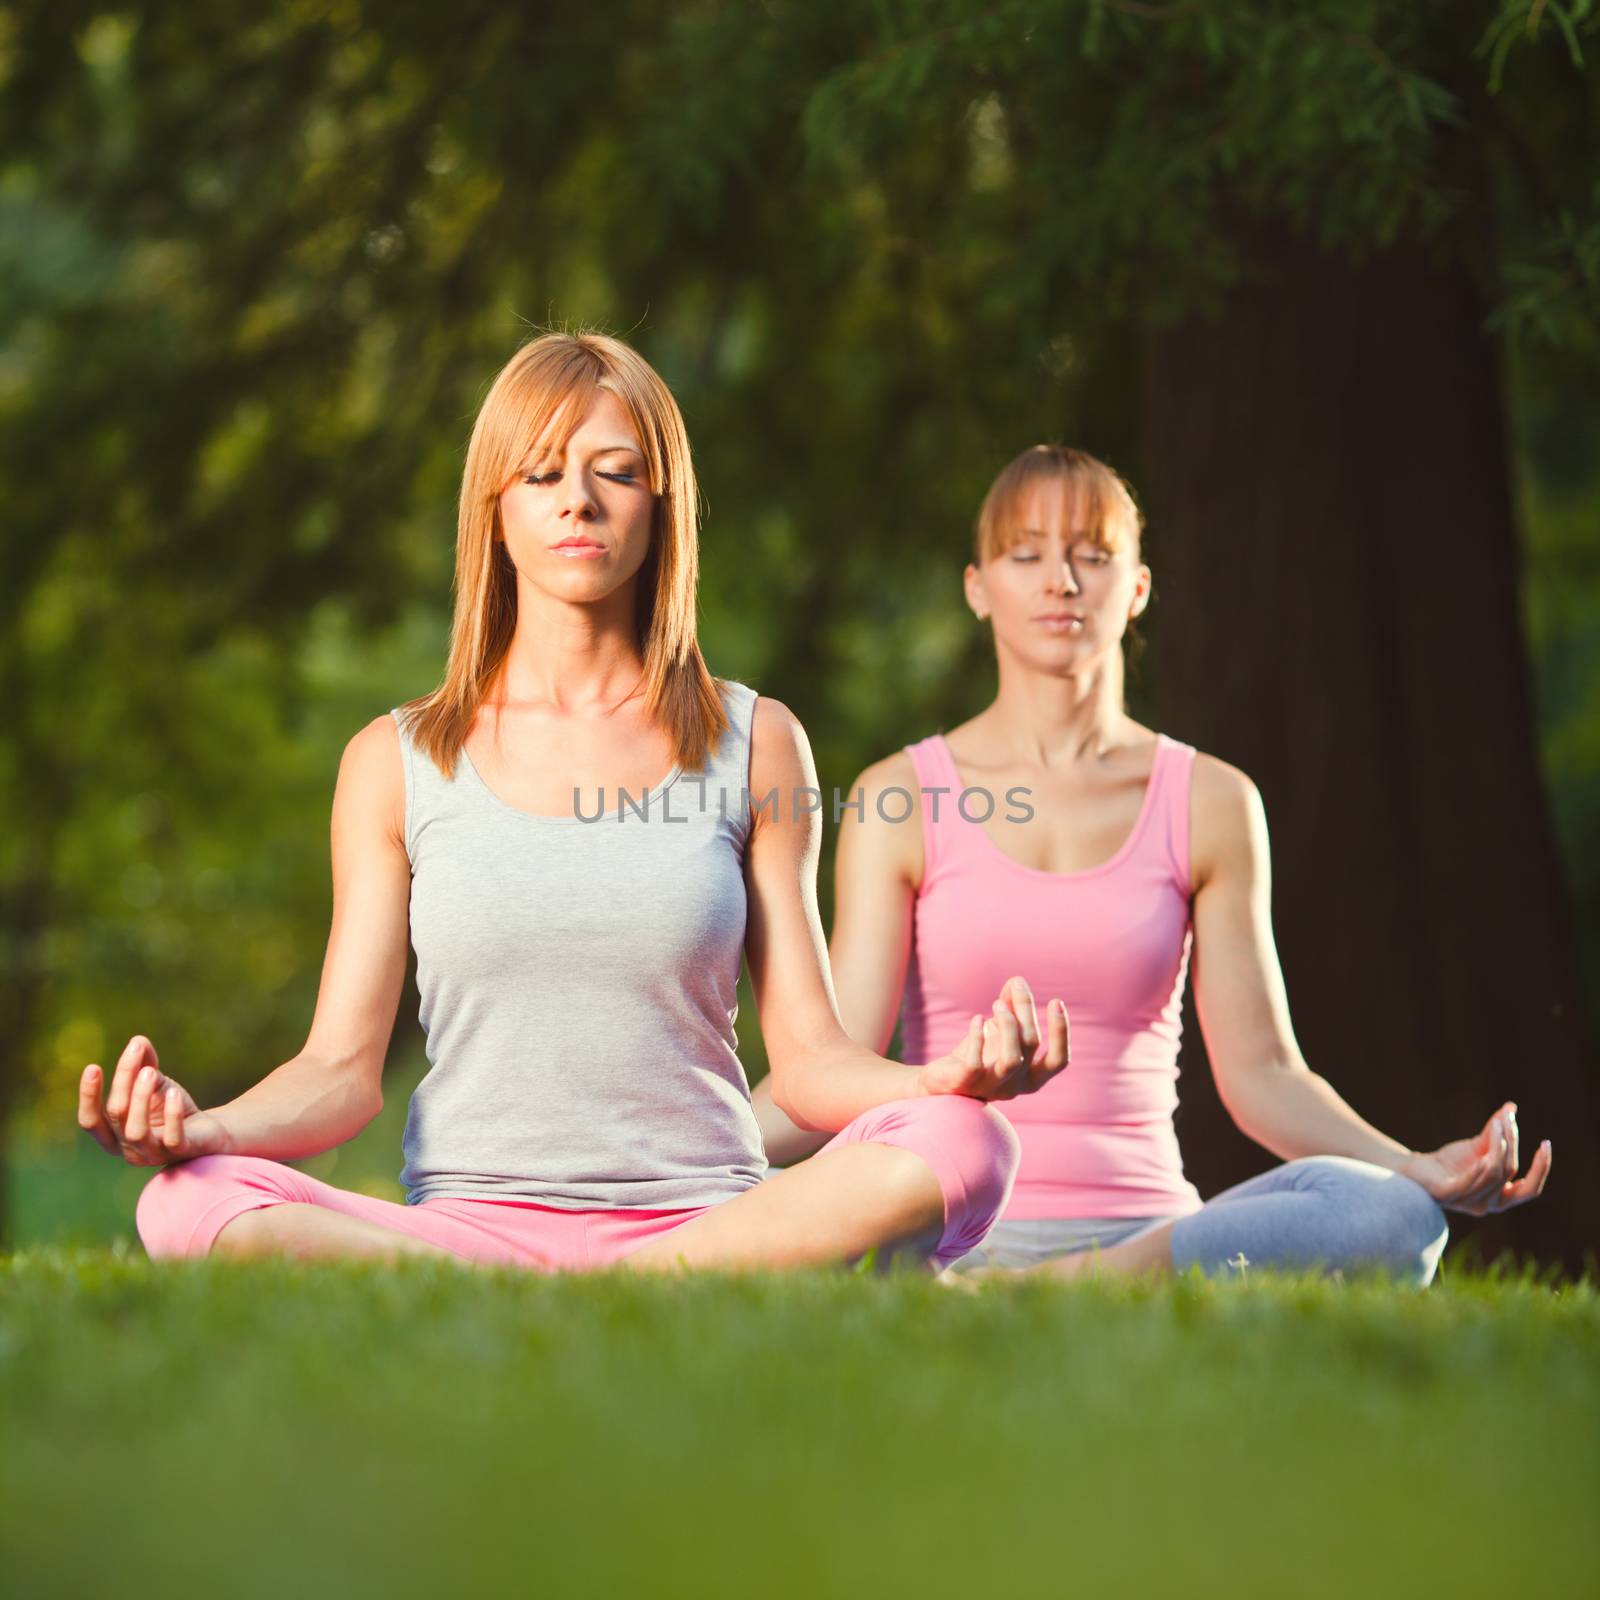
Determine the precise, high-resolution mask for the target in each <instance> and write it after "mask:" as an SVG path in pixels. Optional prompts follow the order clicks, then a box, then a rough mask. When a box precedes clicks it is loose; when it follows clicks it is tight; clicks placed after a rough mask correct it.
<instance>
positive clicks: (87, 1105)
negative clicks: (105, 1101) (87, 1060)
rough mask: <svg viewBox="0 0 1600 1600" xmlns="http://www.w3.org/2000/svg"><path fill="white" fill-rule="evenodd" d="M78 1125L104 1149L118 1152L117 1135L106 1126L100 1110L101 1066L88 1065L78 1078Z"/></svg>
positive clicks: (114, 1152) (112, 1152) (113, 1153)
mask: <svg viewBox="0 0 1600 1600" xmlns="http://www.w3.org/2000/svg"><path fill="white" fill-rule="evenodd" d="M78 1126H79V1127H80V1128H82V1129H83V1131H84V1132H85V1133H87V1134H88V1135H89V1136H90V1138H92V1139H93V1140H94V1142H95V1143H96V1144H97V1145H99V1146H100V1148H101V1149H102V1150H105V1151H109V1152H110V1154H112V1155H115V1154H116V1153H117V1136H116V1135H115V1134H114V1133H113V1132H112V1131H111V1129H110V1128H108V1127H107V1126H106V1119H105V1116H104V1114H103V1113H102V1112H101V1110H100V1068H99V1067H98V1066H93V1065H91V1066H87V1067H85V1068H84V1069H83V1076H82V1077H80V1078H79V1079H78Z"/></svg>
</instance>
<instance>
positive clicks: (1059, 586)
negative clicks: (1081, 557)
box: [1049, 556, 1078, 595]
mask: <svg viewBox="0 0 1600 1600" xmlns="http://www.w3.org/2000/svg"><path fill="white" fill-rule="evenodd" d="M1049 584H1050V589H1051V592H1052V593H1053V592H1055V591H1056V590H1059V591H1060V592H1061V593H1062V594H1063V595H1068V594H1077V593H1078V579H1077V575H1076V574H1075V573H1074V572H1073V570H1072V562H1071V561H1070V560H1068V559H1067V557H1066V556H1063V557H1062V558H1061V560H1060V561H1059V562H1056V563H1053V564H1052V566H1051V568H1050V579H1049Z"/></svg>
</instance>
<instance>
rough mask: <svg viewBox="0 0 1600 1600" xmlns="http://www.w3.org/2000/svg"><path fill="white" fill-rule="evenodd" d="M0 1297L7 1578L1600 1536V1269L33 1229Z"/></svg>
mask: <svg viewBox="0 0 1600 1600" xmlns="http://www.w3.org/2000/svg"><path fill="white" fill-rule="evenodd" d="M0 1308H3V1309H0V1351H3V1352H4V1360H3V1362H0V1406H3V1408H4V1412H5V1415H6V1418H7V1448H6V1450H5V1452H4V1454H3V1456H0V1541H3V1544H4V1548H5V1551H6V1566H7V1573H8V1577H9V1579H10V1582H11V1584H12V1586H13V1587H15V1588H16V1589H17V1590H18V1591H19V1592H23V1593H66V1592H70V1593H72V1594H75V1595H85V1596H98V1595H112V1594H114V1595H116V1596H118V1597H119V1600H137V1597H139V1596H142V1595H145V1594H155V1593H160V1594H170V1593H172V1592H173V1591H174V1589H175V1588H188V1587H191V1586H194V1585H197V1584H203V1583H206V1582H214V1581H215V1580H216V1577H217V1575H218V1574H219V1573H225V1574H226V1575H227V1579H226V1581H227V1586H228V1589H229V1591H230V1593H234V1594H238V1595H240V1596H244V1597H253V1596H257V1595H267V1594H269V1593H270V1594H274V1595H276V1594H279V1593H281V1591H282V1587H283V1584H284V1582H285V1581H302V1582H306V1583H309V1584H311V1585H312V1586H313V1587H315V1588H316V1589H317V1590H318V1591H319V1592H328V1593H338V1594H341V1595H342V1594H357V1595H367V1594H372V1595H376V1594H379V1593H383V1594H391V1595H392V1594H412V1593H422V1592H433V1593H439V1592H445V1591H449V1590H456V1589H466V1590H469V1591H473V1592H486V1593H502V1592H507V1591H508V1590H518V1589H523V1588H526V1587H529V1586H530V1585H532V1586H536V1587H537V1588H539V1589H540V1590H541V1591H544V1590H548V1591H549V1592H551V1593H557V1594H563V1595H566V1594H573V1595H587V1594H596V1595H602V1594H604V1595H612V1594H645V1593H647V1594H651V1595H670V1596H678V1595H683V1596H689V1595H695V1596H706V1595H724V1594H739V1595H744V1594H748V1593H749V1592H750V1591H751V1589H752V1588H757V1589H759V1590H760V1592H761V1593H763V1594H767V1595H773V1596H790V1595H794V1596H802V1595H803V1596H811V1595H815V1594H818V1593H821V1592H845V1593H862V1594H874V1593H883V1594H902V1593H916V1594H919V1595H925V1596H929V1597H939V1596H944V1595H966V1594H970V1593H973V1592H975V1591H977V1590H980V1589H982V1590H988V1591H992V1592H996V1593H1000V1594H1005V1595H1035V1594H1037V1595H1046V1594H1058V1593H1060V1592H1061V1591H1062V1588H1063V1586H1066V1587H1068V1588H1071V1589H1073V1590H1076V1589H1078V1588H1082V1589H1084V1590H1085V1591H1093V1590H1101V1589H1103V1590H1105V1591H1106V1592H1110V1593H1148V1594H1164V1593H1167V1592H1170V1591H1171V1590H1172V1589H1174V1588H1175V1587H1180V1586H1181V1588H1182V1589H1183V1590H1184V1592H1185V1593H1191V1594H1194V1595H1196V1596H1198V1597H1201V1600H1205V1597H1210V1596H1213V1595H1215V1596H1234V1595H1239V1594H1265V1593H1269V1592H1278V1591H1279V1590H1280V1589H1281V1588H1282V1587H1283V1585H1284V1584H1285V1583H1288V1584H1289V1585H1290V1586H1291V1587H1292V1589H1293V1591H1294V1592H1295V1593H1296V1594H1303V1595H1306V1596H1309V1597H1313V1600H1320V1597H1324V1596H1326V1597H1330V1600H1331V1597H1342V1596H1346V1595H1349V1594H1351V1593H1360V1594H1363V1595H1368V1596H1371V1597H1373V1600H1383V1597H1388V1596H1412V1595H1415V1594H1417V1593H1419V1592H1422V1591H1423V1590H1424V1589H1427V1588H1431V1587H1433V1586H1438V1587H1439V1589H1440V1590H1441V1591H1442V1592H1448V1593H1450V1594H1452V1595H1459V1596H1472V1597H1476V1596H1487V1595H1489V1594H1491V1593H1496V1592H1498V1591H1499V1590H1501V1589H1503V1587H1504V1584H1505V1577H1504V1573H1503V1572H1502V1571H1501V1570H1500V1563H1498V1562H1495V1561H1486V1560H1485V1557H1484V1553H1483V1550H1482V1548H1481V1539H1478V1538H1474V1537H1464V1536H1463V1529H1469V1528H1470V1529H1482V1528H1495V1529H1512V1530H1515V1537H1516V1542H1517V1544H1518V1547H1519V1548H1527V1549H1533V1550H1537V1551H1538V1558H1539V1568H1540V1576H1541V1581H1542V1582H1544V1583H1545V1584H1547V1585H1548V1586H1549V1587H1550V1588H1551V1590H1552V1592H1554V1593H1558V1594H1567V1593H1579V1592H1582V1591H1583V1589H1584V1587H1585V1585H1586V1583H1587V1580H1588V1578H1589V1576H1590V1574H1592V1572H1593V1570H1594V1563H1595V1560H1596V1556H1597V1554H1600V1549H1597V1545H1596V1533H1595V1528H1594V1521H1593V1517H1592V1514H1591V1513H1592V1507H1593V1502H1594V1497H1595V1495H1596V1493H1597V1491H1600V1450H1597V1438H1600V1434H1597V1431H1596V1429H1595V1427H1594V1420H1595V1415H1596V1408H1597V1404H1600V1360H1597V1356H1600V1302H1597V1299H1596V1292H1595V1285H1594V1284H1593V1283H1592V1282H1590V1283H1586V1284H1580V1285H1569V1286H1567V1287H1565V1288H1562V1289H1560V1290H1557V1291H1552V1290H1550V1289H1548V1288H1540V1287H1538V1286H1537V1285H1535V1284H1533V1283H1531V1282H1529V1281H1528V1280H1527V1279H1526V1278H1520V1279H1519V1278H1517V1277H1514V1276H1513V1277H1509V1278H1507V1277H1504V1276H1501V1277H1499V1278H1496V1277H1494V1276H1484V1275H1480V1276H1477V1277H1474V1278H1471V1279H1466V1280H1463V1279H1459V1278H1452V1279H1451V1280H1449V1281H1448V1282H1447V1283H1446V1284H1444V1285H1443V1286H1439V1287H1436V1288H1434V1289H1432V1290H1430V1291H1428V1292H1426V1293H1422V1294H1416V1293H1400V1292H1396V1291H1394V1290H1392V1289H1389V1288H1387V1287H1385V1286H1383V1285H1382V1284H1380V1283H1378V1282H1376V1281H1373V1282H1363V1281H1352V1282H1350V1283H1347V1284H1343V1285H1333V1284H1328V1283H1326V1282H1323V1281H1320V1280H1317V1279H1312V1278H1299V1277H1294V1276H1288V1277H1284V1278H1282V1279H1273V1278H1271V1277H1262V1276H1252V1278H1251V1280H1250V1282H1249V1283H1248V1284H1246V1285H1240V1284H1227V1283H1208V1282H1206V1281H1205V1280H1204V1279H1201V1278H1199V1277H1198V1276H1196V1277H1193V1278H1191V1279H1186V1280H1178V1281H1170V1280H1169V1281H1168V1282H1167V1283H1165V1284H1162V1285H1159V1286H1145V1285H1140V1284H1135V1283H1128V1282H1123V1283H1103V1284H1079V1285H1061V1284H1054V1285H1050V1284H1040V1283H1023V1282H1016V1283H1013V1282H1007V1283H997V1284H993V1285H985V1286H984V1287H983V1288H982V1289H981V1290H980V1291H979V1292H978V1293H977V1294H975V1295H972V1296H967V1295H963V1294H957V1293H951V1292H950V1291H948V1290H945V1289H942V1288H939V1287H937V1286H936V1285H934V1284H933V1283H931V1282H930V1281H928V1280H927V1279H925V1278H913V1277H899V1278H890V1279H874V1278H868V1277H860V1276H856V1275H853V1274H849V1273H842V1272H841V1273H823V1272H815V1273H792V1274H765V1275H763V1274H752V1275H746V1276H732V1275H730V1276H718V1275H714V1274H706V1275H701V1276H696V1277H691V1278H674V1279H660V1278H641V1277H637V1276H634V1275H630V1274H628V1273H626V1272H618V1273H609V1274H599V1275H594V1276H583V1277H564V1278H553V1279H552V1278H541V1277H536V1276H532V1275H528V1274H521V1273H516V1272H493V1273H489V1272H472V1271H467V1270H464V1269H460V1268H457V1267H455V1266H454V1265H452V1264H448V1263H433V1262H425V1261H413V1262H408V1263H406V1264H404V1265H403V1266H400V1267H398V1268H384V1267H370V1266H369V1267H357V1266H346V1267H315V1268H313V1267H303V1266H295V1265H292V1264H288V1263H282V1262H276V1263H256V1264H248V1265H247V1264H240V1263H227V1262H217V1261H210V1262H196V1263H188V1264H178V1265H167V1266H160V1265H157V1266H152V1265H150V1264H149V1263H146V1262H143V1261H139V1260H133V1259H128V1258H120V1257H114V1256H107V1255H105V1254H74V1255H67V1254H60V1253H54V1252H47V1253H40V1254H36V1255H32V1256H25V1257H18V1258H12V1259H11V1260H10V1261H6V1262H0ZM91 1527H92V1529H93V1530H94V1531H92V1532H91V1531H87V1530H89V1529H90V1528H91ZM79 1529H83V1530H86V1531H84V1532H83V1534H82V1536H78V1534H76V1533H75V1532H74V1530H79ZM1156 1535H1159V1536H1156ZM301 1575H303V1576H301Z"/></svg>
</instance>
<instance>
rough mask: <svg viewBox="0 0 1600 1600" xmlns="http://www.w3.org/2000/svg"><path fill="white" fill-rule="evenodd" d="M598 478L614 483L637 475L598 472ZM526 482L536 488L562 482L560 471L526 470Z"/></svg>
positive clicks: (630, 481)
mask: <svg viewBox="0 0 1600 1600" xmlns="http://www.w3.org/2000/svg"><path fill="white" fill-rule="evenodd" d="M595 476H596V477H597V478H609V479H610V480H611V481H612V482H613V483H633V482H635V481H636V478H635V475H634V474H633V473H631V472H597V473H596V474H595ZM522 481H523V482H524V483H531V484H532V485H533V486H534V487H535V488H543V487H544V486H545V485H547V484H551V483H560V481H561V474H560V473H559V472H525V473H523V475H522Z"/></svg>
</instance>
